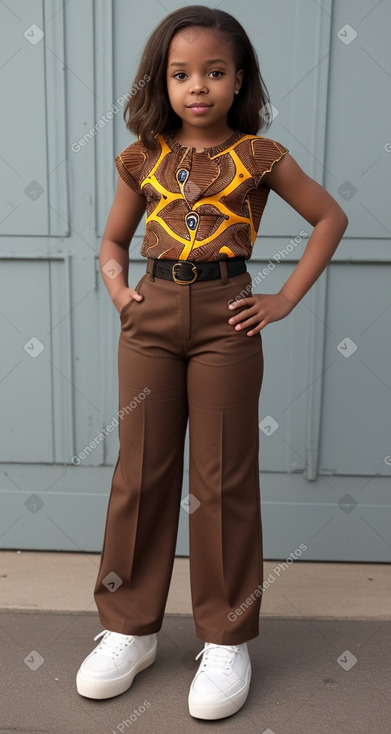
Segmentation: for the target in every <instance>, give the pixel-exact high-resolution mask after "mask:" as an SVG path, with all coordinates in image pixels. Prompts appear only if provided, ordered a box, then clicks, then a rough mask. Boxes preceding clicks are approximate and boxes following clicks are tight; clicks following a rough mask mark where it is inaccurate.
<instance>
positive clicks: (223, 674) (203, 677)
mask: <svg viewBox="0 0 391 734" xmlns="http://www.w3.org/2000/svg"><path fill="white" fill-rule="evenodd" d="M200 655H203V660H202V663H200V666H199V668H198V670H197V673H196V674H195V677H194V679H193V682H192V684H191V686H190V692H189V701H188V702H189V711H190V714H191V716H194V717H196V718H198V719H222V718H224V717H225V716H231V714H235V713H236V711H238V710H239V709H240V708H241V706H243V704H244V702H245V700H246V698H247V695H248V691H249V688H250V680H251V663H250V658H249V655H248V649H247V643H246V642H243V643H242V644H241V645H215V644H214V643H213V642H205V645H204V649H203V650H201V652H199V653H198V655H197V656H196V658H195V659H196V660H197V658H199V657H200Z"/></svg>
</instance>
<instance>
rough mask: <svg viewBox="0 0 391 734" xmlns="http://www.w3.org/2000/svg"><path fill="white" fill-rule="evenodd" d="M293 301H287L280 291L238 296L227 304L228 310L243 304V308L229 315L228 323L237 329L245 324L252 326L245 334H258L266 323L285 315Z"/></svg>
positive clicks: (291, 307)
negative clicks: (243, 296) (244, 296)
mask: <svg viewBox="0 0 391 734" xmlns="http://www.w3.org/2000/svg"><path fill="white" fill-rule="evenodd" d="M295 305H296V304H295V303H293V302H291V301H288V299H287V298H285V296H283V295H282V294H281V293H275V294H271V295H269V294H266V293H264V294H262V295H252V296H248V297H246V298H240V299H238V300H237V301H234V302H233V303H231V304H229V305H228V310H229V311H234V310H235V308H239V307H243V306H245V307H246V308H245V310H244V311H241V312H240V313H239V314H237V315H236V316H235V315H234V316H231V318H230V319H229V320H228V323H229V324H231V325H232V326H234V327H235V329H236V330H237V331H239V330H240V329H244V328H246V327H247V326H252V327H253V328H252V329H251V330H250V331H248V332H247V336H253V335H254V334H258V333H259V332H260V331H261V330H262V329H263V328H264V327H265V326H266V325H267V324H271V323H272V322H273V321H279V319H283V318H284V317H285V316H287V315H288V314H289V313H290V312H291V311H292V309H293V308H294V307H295Z"/></svg>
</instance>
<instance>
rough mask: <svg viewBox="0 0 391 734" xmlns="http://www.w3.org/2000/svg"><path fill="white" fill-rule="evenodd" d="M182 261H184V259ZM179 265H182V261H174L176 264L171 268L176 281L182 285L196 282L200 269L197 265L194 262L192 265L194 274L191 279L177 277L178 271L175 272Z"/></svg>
mask: <svg viewBox="0 0 391 734" xmlns="http://www.w3.org/2000/svg"><path fill="white" fill-rule="evenodd" d="M182 262H184V260H183V261H182ZM177 265H179V267H180V266H181V265H182V263H181V262H177V263H174V265H173V266H172V268H171V273H172V278H173V280H174V281H175V283H179V284H180V285H189V284H190V283H194V281H195V280H196V278H198V270H197V268H196V266H195V265H194V264H193V263H192V265H191V269H192V271H193V273H194V276H193V278H192V279H191V280H179V278H177V277H176V272H175V268H176V267H177Z"/></svg>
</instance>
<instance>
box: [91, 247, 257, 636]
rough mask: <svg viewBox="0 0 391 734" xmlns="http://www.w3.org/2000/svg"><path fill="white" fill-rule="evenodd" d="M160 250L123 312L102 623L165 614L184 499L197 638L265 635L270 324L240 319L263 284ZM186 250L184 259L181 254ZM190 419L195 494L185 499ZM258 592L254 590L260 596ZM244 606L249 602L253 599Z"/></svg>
mask: <svg viewBox="0 0 391 734" xmlns="http://www.w3.org/2000/svg"><path fill="white" fill-rule="evenodd" d="M153 262H154V261H153V259H151V258H148V262H147V271H146V273H145V274H144V275H143V276H142V278H141V279H140V280H139V282H138V283H137V286H136V290H137V291H138V292H139V293H142V295H143V296H144V298H143V300H142V301H140V302H137V301H135V300H134V299H131V300H130V302H129V303H127V304H126V305H125V306H124V308H123V309H122V311H121V313H120V320H121V333H120V338H119V348H118V370H119V373H118V374H119V444H120V448H119V454H118V459H117V463H116V466H115V469H114V474H113V479H112V486H111V494H110V499H109V505H108V511H107V519H106V529H105V536H104V543H103V549H102V555H101V562H100V569H99V573H98V578H97V581H96V586H95V590H94V596H95V601H96V604H97V607H98V611H99V618H100V621H101V623H102V625H103V626H104V627H105V628H106V629H109V630H111V631H113V632H120V633H123V634H127V635H132V634H134V635H146V634H151V633H152V632H158V631H159V629H160V628H161V626H162V621H163V615H164V610H165V605H166V601H167V596H168V591H169V585H170V579H171V574H172V568H173V562H174V555H175V548H176V540H177V530H178V520H179V512H180V511H181V512H185V511H186V512H188V516H189V550H190V575H191V596H192V606H193V615H194V623H195V629H196V634H197V637H199V638H200V639H202V640H204V641H206V642H214V643H217V644H226V645H230V644H240V643H242V642H245V641H247V640H249V639H251V638H253V637H256V636H257V635H258V634H259V612H260V606H261V599H262V596H261V588H260V587H261V586H262V583H263V557H262V529H261V511H260V485H259V466H258V448H259V433H258V432H259V428H258V400H259V395H260V390H261V384H262V378H263V353H262V338H261V334H260V333H258V334H255V335H253V336H247V332H248V331H249V330H250V328H251V327H246V328H244V329H241V330H239V331H237V330H235V328H234V326H232V325H231V324H229V323H228V319H229V318H230V316H231V315H232V314H233V313H239V312H241V311H243V310H244V307H239V308H237V309H235V310H234V311H231V310H230V309H228V303H229V301H230V300H231V299H234V298H236V297H237V296H239V294H241V297H246V296H248V295H251V293H252V291H251V276H250V274H249V273H248V272H245V273H242V274H240V275H235V276H232V277H227V268H226V263H225V261H224V260H223V261H220V271H221V275H222V277H221V279H214V280H206V281H198V282H197V281H195V282H194V283H191V284H189V285H180V284H178V283H175V282H174V281H168V280H163V279H162V278H157V277H154V276H153V272H152V267H153ZM173 262H174V261H173ZM188 421H189V449H190V458H189V499H188V505H187V506H186V505H185V508H184V507H183V505H184V503H183V502H182V506H181V492H182V479H183V450H184V441H185V432H186V427H187V422H188ZM251 595H252V596H251ZM241 605H242V606H241Z"/></svg>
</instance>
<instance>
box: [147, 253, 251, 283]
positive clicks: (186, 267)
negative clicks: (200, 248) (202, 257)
mask: <svg viewBox="0 0 391 734" xmlns="http://www.w3.org/2000/svg"><path fill="white" fill-rule="evenodd" d="M224 262H226V263H227V275H228V277H231V276H232V275H240V274H241V273H245V272H246V271H247V266H246V260H245V258H244V257H232V258H227V259H224ZM152 276H156V277H158V278H164V279H165V280H173V281H175V283H179V284H180V285H189V283H194V281H195V280H213V279H215V278H221V271H220V265H219V261H218V260H217V261H214V262H192V261H191V260H168V259H162V260H160V259H159V260H158V259H157V258H155V259H154V261H153V267H152Z"/></svg>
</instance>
